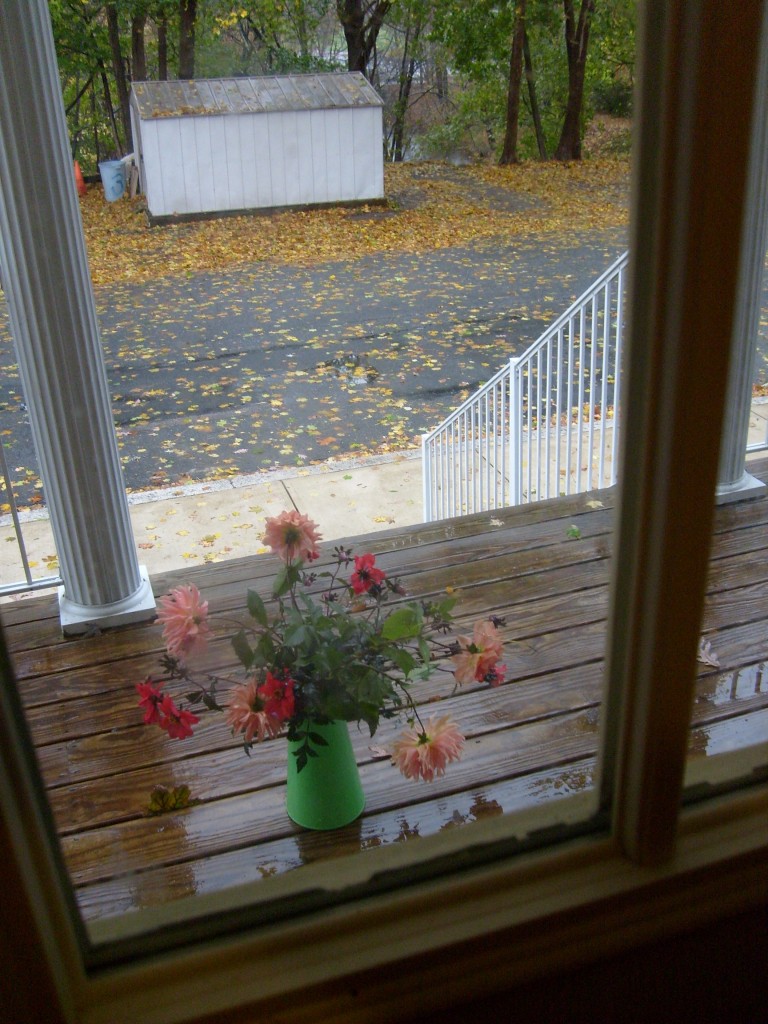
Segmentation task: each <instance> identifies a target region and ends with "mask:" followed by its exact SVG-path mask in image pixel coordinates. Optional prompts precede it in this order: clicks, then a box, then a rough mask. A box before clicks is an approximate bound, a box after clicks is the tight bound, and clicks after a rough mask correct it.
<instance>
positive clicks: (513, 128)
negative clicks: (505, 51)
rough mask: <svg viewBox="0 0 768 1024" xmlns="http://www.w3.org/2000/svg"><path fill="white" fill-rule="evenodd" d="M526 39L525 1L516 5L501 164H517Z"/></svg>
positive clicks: (520, 1) (519, 0) (518, 0)
mask: <svg viewBox="0 0 768 1024" xmlns="http://www.w3.org/2000/svg"><path fill="white" fill-rule="evenodd" d="M524 37H525V0H517V3H516V5H515V27H514V31H513V33H512V52H511V56H510V59H509V88H508V90H507V128H506V132H505V134H504V146H503V148H502V151H501V156H500V158H499V163H500V164H516V163H517V125H518V120H519V116H520V85H521V83H522V80H523V39H524Z"/></svg>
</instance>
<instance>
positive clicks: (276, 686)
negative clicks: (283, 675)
mask: <svg viewBox="0 0 768 1024" xmlns="http://www.w3.org/2000/svg"><path fill="white" fill-rule="evenodd" d="M293 685H294V684H293V680H292V679H291V678H290V676H289V677H288V678H287V679H278V678H277V677H276V676H273V675H272V673H271V672H269V671H268V672H267V678H266V679H265V680H264V682H263V683H262V684H261V686H260V687H259V690H258V693H259V696H260V697H261V699H262V700H263V701H264V713H265V714H266V715H269V716H270V717H271V718H275V719H277V721H278V722H285V721H286V720H287V719H289V718H290V717H291V715H292V714H293V708H294V697H293Z"/></svg>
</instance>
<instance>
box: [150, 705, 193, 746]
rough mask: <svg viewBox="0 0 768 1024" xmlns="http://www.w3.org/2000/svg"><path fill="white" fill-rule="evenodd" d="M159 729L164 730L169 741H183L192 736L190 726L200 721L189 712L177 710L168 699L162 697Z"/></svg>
mask: <svg viewBox="0 0 768 1024" xmlns="http://www.w3.org/2000/svg"><path fill="white" fill-rule="evenodd" d="M160 715H161V718H160V723H159V724H160V728H161V729H165V731H166V732H167V733H168V735H169V736H170V737H171V739H174V740H183V739H186V737H187V736H191V735H192V726H193V725H197V723H198V722H199V721H200V719H199V718H198V717H197V715H193V714H192V712H191V711H182V710H181V708H177V707H176V705H175V704H174V703H173V701H172V700H171V698H170V697H163V700H162V703H161V704H160Z"/></svg>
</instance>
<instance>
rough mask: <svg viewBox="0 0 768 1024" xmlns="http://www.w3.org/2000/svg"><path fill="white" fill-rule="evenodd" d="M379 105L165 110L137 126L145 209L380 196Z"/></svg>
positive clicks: (158, 213) (207, 209)
mask: <svg viewBox="0 0 768 1024" xmlns="http://www.w3.org/2000/svg"><path fill="white" fill-rule="evenodd" d="M381 140H382V134H381V109H380V108H378V107H360V108H356V109H348V110H309V111H277V112H272V113H263V114H253V113H247V114H238V115H229V116H211V117H178V118H177V117H163V118H156V119H153V120H146V121H143V122H142V124H141V145H142V157H143V160H142V170H143V173H144V181H143V182H142V185H143V188H144V191H145V194H146V197H147V204H148V206H149V211H150V213H151V214H152V216H155V217H166V216H172V215H174V214H180V215H183V214H190V213H212V212H216V211H226V210H244V209H253V208H268V207H275V206H303V205H307V204H311V203H331V202H338V201H345V200H346V201H349V200H365V199H378V198H381V197H382V196H383V195H384V176H383V159H382V141H381Z"/></svg>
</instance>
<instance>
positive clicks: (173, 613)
mask: <svg viewBox="0 0 768 1024" xmlns="http://www.w3.org/2000/svg"><path fill="white" fill-rule="evenodd" d="M157 606H158V613H157V619H158V622H162V623H163V640H164V641H165V646H166V647H167V648H168V653H169V654H172V655H174V656H175V657H177V658H180V659H182V660H184V659H186V658H189V657H191V656H192V655H194V654H201V653H202V652H203V651H204V650H205V648H206V646H207V643H208V637H209V636H210V633H211V628H210V626H209V625H208V602H207V601H204V600H203V599H202V597H201V596H200V591H199V590H198V589H197V587H196V586H195V585H194V583H185V584H183V585H182V586H180V587H175V588H174V589H173V590H172V591H171V592H170V594H166V595H165V596H164V597H161V598H160V600H159V601H158V602H157Z"/></svg>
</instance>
